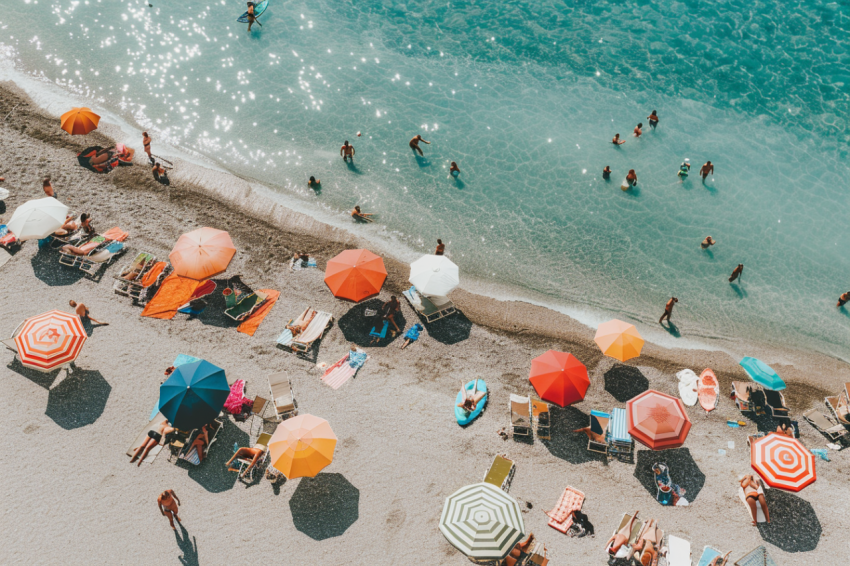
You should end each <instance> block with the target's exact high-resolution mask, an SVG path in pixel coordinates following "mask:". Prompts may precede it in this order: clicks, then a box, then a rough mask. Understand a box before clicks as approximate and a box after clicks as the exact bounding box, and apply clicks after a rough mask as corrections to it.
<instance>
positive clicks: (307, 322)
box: [286, 311, 317, 338]
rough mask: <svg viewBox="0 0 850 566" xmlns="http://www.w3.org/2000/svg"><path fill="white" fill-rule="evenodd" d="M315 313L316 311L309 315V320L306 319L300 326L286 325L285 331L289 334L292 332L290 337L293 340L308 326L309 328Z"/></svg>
mask: <svg viewBox="0 0 850 566" xmlns="http://www.w3.org/2000/svg"><path fill="white" fill-rule="evenodd" d="M316 312H317V311H313V313H312V314H311V315H310V318H308V319H307V320H305V321H304V322H303V323H302V324H287V325H286V329H287V330H289V331H290V332H292V337H293V338H295V337H296V336H298V335H299V334H301V333H302V332H304V330H305V329H306V328H307V327H308V326H310V323H311V322H312V321H313V319H314V318H315V317H316Z"/></svg>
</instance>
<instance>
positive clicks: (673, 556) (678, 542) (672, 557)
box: [667, 535, 692, 566]
mask: <svg viewBox="0 0 850 566" xmlns="http://www.w3.org/2000/svg"><path fill="white" fill-rule="evenodd" d="M691 564H692V561H691V543H690V542H689V541H686V540H685V539H683V538H679V537H677V536H673V535H670V536H669V537H667V566H691Z"/></svg>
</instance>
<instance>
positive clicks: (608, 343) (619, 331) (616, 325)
mask: <svg viewBox="0 0 850 566" xmlns="http://www.w3.org/2000/svg"><path fill="white" fill-rule="evenodd" d="M594 340H595V341H596V344H597V345H598V346H599V349H600V350H602V353H603V354H605V355H606V356H608V357H611V358H614V359H615V360H620V361H621V362H625V361H626V360H630V359H632V358H636V357H638V356H639V355H640V349H641V348H643V338H641V336H640V334H639V333H638V331H637V328H635V326H634V324H629V323H627V322H623V321H622V320H617V319H614V320H609V321H608V322H604V323H602V324H600V325H599V328H597V329H596V337H595V338H594Z"/></svg>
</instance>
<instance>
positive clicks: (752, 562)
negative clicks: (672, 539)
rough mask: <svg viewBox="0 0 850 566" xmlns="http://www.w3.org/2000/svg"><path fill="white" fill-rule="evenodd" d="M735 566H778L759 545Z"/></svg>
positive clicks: (736, 562) (737, 561)
mask: <svg viewBox="0 0 850 566" xmlns="http://www.w3.org/2000/svg"><path fill="white" fill-rule="evenodd" d="M671 566H672V565H671ZM733 566H777V565H776V562H775V561H774V560H773V557H772V556H771V555H770V554H768V552H767V549H766V548H765V547H763V546H759V547H757V548H755V549H753V550H751V551H750V552H748V553H746V554H745V555H744V556H742V557H741V558H739V559H738V560H736V561H735V564H734V565H733Z"/></svg>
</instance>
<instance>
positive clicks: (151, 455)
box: [126, 411, 166, 464]
mask: <svg viewBox="0 0 850 566" xmlns="http://www.w3.org/2000/svg"><path fill="white" fill-rule="evenodd" d="M164 420H166V418H165V417H164V416H163V415H162V413H160V412H159V411H157V413H156V415H155V416H154V417H153V418H152V419H151V420H150V422H149V423H148V424H147V425H145V428H143V429H142V432H140V433H139V435H138V436H137V437H136V439H135V440H133V443H132V444H131V445H130V448H128V449H127V452H126V454H127V456H129V457H130V458H132V457H133V454H135V453H136V450H138V448H139V446H141V445H142V443H143V442H144V441H145V439H147V438H148V432H150V431H152V430H159V425H160V424H162V421H164ZM161 451H162V444H158V445H156V446H154V447H153V448H151V450H150V452H148V455H147V456H146V457H145V460H144V462H145V463H146V464H153V461H154V460H156V457H157V456H159V453H160V452H161Z"/></svg>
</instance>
